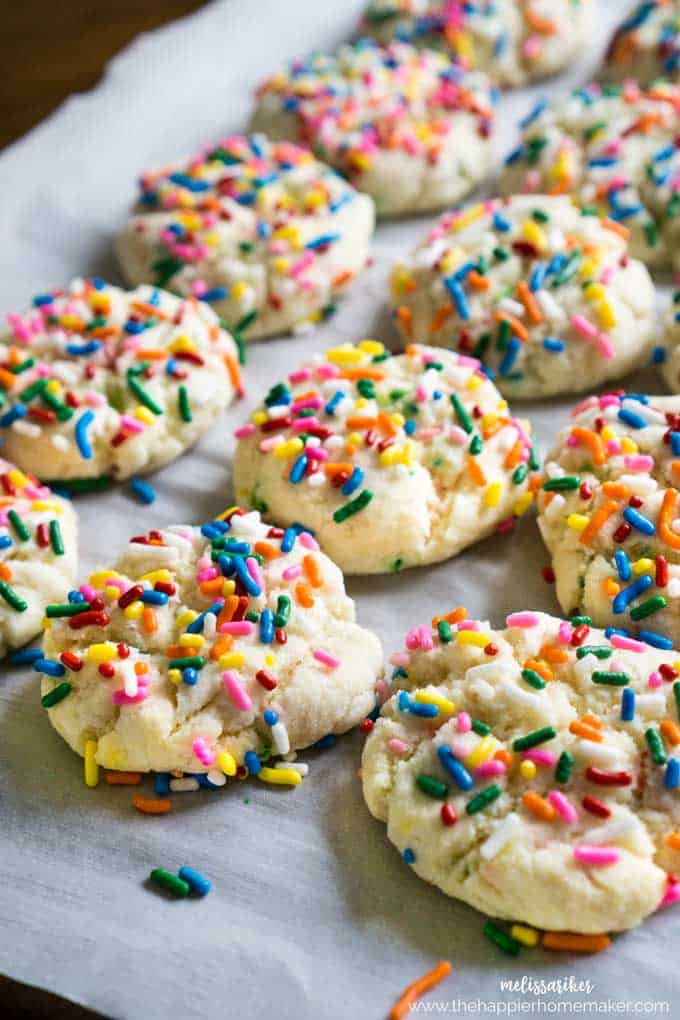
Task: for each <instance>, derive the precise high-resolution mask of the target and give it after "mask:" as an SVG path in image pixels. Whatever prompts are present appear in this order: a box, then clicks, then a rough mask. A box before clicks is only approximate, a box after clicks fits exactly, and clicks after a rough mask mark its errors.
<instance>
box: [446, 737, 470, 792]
mask: <svg viewBox="0 0 680 1020" xmlns="http://www.w3.org/2000/svg"><path fill="white" fill-rule="evenodd" d="M437 755H438V757H439V761H440V762H441V764H442V766H443V767H444V768H445V769H446V771H447V772H448V774H449V775H450V776H451V778H452V779H453V781H454V783H455V784H456V786H457V787H458V789H459V790H471V789H472V787H473V786H474V785H475V781H474V779H473V778H472V776H471V775H470V773H469V772H468V770H467V769H466V768H465V766H464V765H463V764H461V762H459V761H458V759H457V758H456V757H454V754H453V751H452V750H451V748H450V747H449V746H448V744H441V745H440V746H439V747H438V748H437Z"/></svg>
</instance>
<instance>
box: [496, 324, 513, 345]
mask: <svg viewBox="0 0 680 1020" xmlns="http://www.w3.org/2000/svg"><path fill="white" fill-rule="evenodd" d="M509 339H510V323H509V322H508V320H507V319H501V321H500V322H499V323H498V339H497V340H496V350H498V351H504V350H505V349H506V347H507V346H508V340H509Z"/></svg>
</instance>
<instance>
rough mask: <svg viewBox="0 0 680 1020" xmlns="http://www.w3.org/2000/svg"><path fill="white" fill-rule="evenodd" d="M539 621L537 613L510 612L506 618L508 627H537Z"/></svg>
mask: <svg viewBox="0 0 680 1020" xmlns="http://www.w3.org/2000/svg"><path fill="white" fill-rule="evenodd" d="M538 622H539V617H538V615H537V614H536V613H510V615H509V616H506V618H505V625H506V627H536V626H537V625H538Z"/></svg>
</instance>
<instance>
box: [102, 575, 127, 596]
mask: <svg viewBox="0 0 680 1020" xmlns="http://www.w3.org/2000/svg"><path fill="white" fill-rule="evenodd" d="M104 587H105V588H117V589H118V591H119V592H121V594H122V593H123V592H126V591H127V590H128V588H130V587H131V585H129V584H128V583H127V582H126V581H123V580H122V578H120V577H107V578H106V580H105V581H104Z"/></svg>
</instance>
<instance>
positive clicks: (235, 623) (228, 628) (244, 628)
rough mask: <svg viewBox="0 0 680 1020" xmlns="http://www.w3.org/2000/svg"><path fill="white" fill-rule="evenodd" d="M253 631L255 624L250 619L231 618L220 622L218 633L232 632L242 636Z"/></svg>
mask: <svg viewBox="0 0 680 1020" xmlns="http://www.w3.org/2000/svg"><path fill="white" fill-rule="evenodd" d="M254 633H255V624H254V623H251V621H250V620H232V621H231V622H230V623H222V624H220V634H234V635H236V636H238V637H243V636H245V635H246V634H254Z"/></svg>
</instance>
